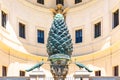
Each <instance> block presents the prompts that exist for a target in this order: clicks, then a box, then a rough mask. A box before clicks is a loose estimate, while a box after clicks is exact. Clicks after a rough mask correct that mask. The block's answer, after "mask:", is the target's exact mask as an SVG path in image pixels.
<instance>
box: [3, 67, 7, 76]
mask: <svg viewBox="0 0 120 80" xmlns="http://www.w3.org/2000/svg"><path fill="white" fill-rule="evenodd" d="M2 76H7V67H6V66H2Z"/></svg>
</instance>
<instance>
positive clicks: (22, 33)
mask: <svg viewBox="0 0 120 80" xmlns="http://www.w3.org/2000/svg"><path fill="white" fill-rule="evenodd" d="M19 36H20V37H22V38H25V24H23V23H19Z"/></svg>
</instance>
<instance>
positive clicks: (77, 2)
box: [74, 0, 82, 4]
mask: <svg viewBox="0 0 120 80" xmlns="http://www.w3.org/2000/svg"><path fill="white" fill-rule="evenodd" d="M81 2H82V0H75V2H74V3H75V4H79V3H81Z"/></svg>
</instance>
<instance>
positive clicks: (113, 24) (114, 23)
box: [112, 9, 120, 29]
mask: <svg viewBox="0 0 120 80" xmlns="http://www.w3.org/2000/svg"><path fill="white" fill-rule="evenodd" d="M116 13H117V14H118V16H117V20H118V21H117V22H116V18H115V16H116V15H115V14H116ZM119 14H120V11H119V9H116V10H115V11H113V12H112V29H114V28H116V27H117V26H118V25H119V24H120V23H119V21H120V20H119V16H120V15H119Z"/></svg>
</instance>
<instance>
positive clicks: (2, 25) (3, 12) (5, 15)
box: [1, 10, 8, 28]
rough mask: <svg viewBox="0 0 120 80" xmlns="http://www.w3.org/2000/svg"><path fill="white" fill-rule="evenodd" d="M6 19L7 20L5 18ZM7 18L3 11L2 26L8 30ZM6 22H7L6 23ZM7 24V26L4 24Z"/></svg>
mask: <svg viewBox="0 0 120 80" xmlns="http://www.w3.org/2000/svg"><path fill="white" fill-rule="evenodd" d="M4 17H5V18H4ZM7 17H8V14H7V13H6V12H5V11H4V10H1V26H2V27H4V28H6V24H7ZM4 20H5V21H4ZM4 23H5V24H4Z"/></svg>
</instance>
